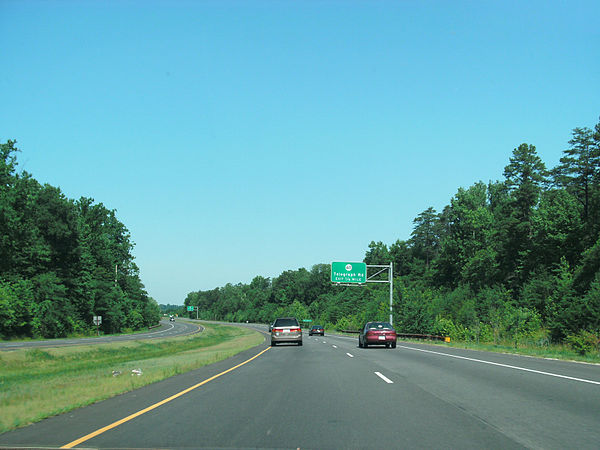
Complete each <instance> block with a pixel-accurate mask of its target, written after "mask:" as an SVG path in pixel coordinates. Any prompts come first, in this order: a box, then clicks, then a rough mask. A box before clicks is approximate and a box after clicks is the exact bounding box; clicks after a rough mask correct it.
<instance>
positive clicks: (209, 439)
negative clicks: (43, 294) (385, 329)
mask: <svg viewBox="0 0 600 450" xmlns="http://www.w3.org/2000/svg"><path fill="white" fill-rule="evenodd" d="M252 358H253V359H252ZM159 402H162V403H159ZM599 443H600V366H598V365H590V364H578V363H572V362H563V361H553V360H543V359H535V358H527V357H520V356H514V355H505V354H494V353H487V352H478V351H469V350H464V349H453V348H449V347H445V346H432V345H426V344H405V343H403V342H401V341H400V342H398V347H397V348H396V349H385V348H377V347H375V348H368V349H361V348H358V347H357V339H356V338H348V337H341V336H329V335H326V336H325V337H309V336H307V335H305V336H304V345H303V346H302V347H298V346H294V345H279V346H277V347H273V348H271V347H269V345H268V341H267V340H265V343H264V344H263V345H262V346H259V347H256V348H254V349H251V350H248V351H246V352H244V353H242V354H239V355H237V356H236V357H233V358H230V359H228V360H226V361H221V362H219V363H216V364H213V365H210V366H207V367H203V368H201V369H199V370H196V371H193V372H189V373H186V374H182V375H179V376H176V377H172V378H169V379H167V380H164V381H162V382H159V383H155V384H153V385H150V386H147V387H144V388H141V389H138V390H136V391H134V392H130V393H127V394H123V395H121V396H119V397H115V398H112V399H109V400H106V401H103V402H100V403H97V404H95V405H91V406H89V407H85V408H81V409H79V410H76V411H72V412H70V413H66V414H63V415H60V416H56V417H52V418H50V419H47V420H44V421H42V422H39V423H37V424H34V425H31V426H29V427H25V428H22V429H19V430H15V431H12V432H9V433H5V434H2V435H0V447H11V446H13V447H19V446H27V447H34V446H39V447H61V446H66V447H67V448H181V449H183V448H188V449H189V448H293V449H296V448H332V449H333V448H383V447H390V448H436V449H446V448H461V449H463V448H464V449H469V448H472V449H475V448H477V449H481V448H489V449H494V448H497V449H511V448H543V449H564V448H578V449H588V448H589V449H597V448H599Z"/></svg>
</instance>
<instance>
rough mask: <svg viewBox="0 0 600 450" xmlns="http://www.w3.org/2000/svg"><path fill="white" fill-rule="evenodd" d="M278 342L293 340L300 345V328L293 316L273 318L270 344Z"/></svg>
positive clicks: (273, 344)
mask: <svg viewBox="0 0 600 450" xmlns="http://www.w3.org/2000/svg"><path fill="white" fill-rule="evenodd" d="M280 342H294V343H296V344H298V345H302V328H300V324H299V323H298V320H297V319H296V318H295V317H280V318H279V319H275V322H273V327H272V328H271V346H273V347H274V346H275V345H277V344H278V343H280Z"/></svg>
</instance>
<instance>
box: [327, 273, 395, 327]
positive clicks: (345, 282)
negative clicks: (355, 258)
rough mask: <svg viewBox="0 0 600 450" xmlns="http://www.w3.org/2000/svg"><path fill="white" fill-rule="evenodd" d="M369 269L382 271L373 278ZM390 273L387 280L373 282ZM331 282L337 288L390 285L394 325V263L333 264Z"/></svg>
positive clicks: (391, 321)
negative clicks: (368, 272) (372, 284)
mask: <svg viewBox="0 0 600 450" xmlns="http://www.w3.org/2000/svg"><path fill="white" fill-rule="evenodd" d="M369 267H373V268H378V269H381V270H379V271H378V272H376V273H374V274H373V275H371V276H367V271H368V270H367V269H368V268H369ZM386 270H387V271H388V279H387V280H373V278H374V277H376V276H377V275H379V274H380V273H383V272H385V271H386ZM331 282H332V283H334V284H335V285H336V286H357V285H358V286H364V284H365V283H389V285H390V324H392V325H393V324H394V322H393V320H394V318H393V315H392V306H393V293H394V263H392V262H390V263H389V264H385V265H384V264H365V263H350V262H332V263H331Z"/></svg>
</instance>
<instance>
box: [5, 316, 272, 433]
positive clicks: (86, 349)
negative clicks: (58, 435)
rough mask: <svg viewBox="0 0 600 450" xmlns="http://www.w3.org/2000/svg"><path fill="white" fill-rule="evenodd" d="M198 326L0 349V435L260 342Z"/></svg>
mask: <svg viewBox="0 0 600 450" xmlns="http://www.w3.org/2000/svg"><path fill="white" fill-rule="evenodd" d="M203 326H204V327H205V328H204V331H203V332H202V333H199V334H194V335H190V336H184V337H178V338H172V339H165V340H161V341H156V340H142V339H140V340H136V341H128V342H119V343H110V344H96V345H81V346H75V347H58V348H45V349H20V350H13V351H10V352H0V410H2V414H1V415H0V433H2V432H5V431H8V430H11V429H14V428H18V427H21V426H25V425H27V424H29V423H33V422H36V421H39V420H41V419H44V418H46V417H50V416H52V415H56V414H60V413H63V412H66V411H70V410H72V409H75V408H79V407H82V406H85V405H89V404H92V403H94V402H97V401H100V400H104V399H107V398H109V397H113V396H115V395H118V394H121V393H124V392H127V391H131V390H134V389H137V388H139V387H142V386H145V385H147V384H151V383H154V382H157V381H160V380H163V379H165V378H168V377H171V376H173V375H177V374H180V373H184V372H188V371H190V370H194V369H197V368H199V367H202V366H205V365H208V364H212V363H214V362H217V361H221V360H223V359H226V358H229V357H231V356H234V355H235V354H237V353H240V352H242V351H244V350H247V349H249V348H252V347H255V346H257V345H259V344H260V343H262V342H263V340H264V338H263V336H262V334H260V333H259V332H257V331H254V330H251V329H249V328H244V327H235V326H226V325H217V324H209V323H203ZM134 370H135V371H138V370H140V371H141V375H136V374H135V372H132V371H134Z"/></svg>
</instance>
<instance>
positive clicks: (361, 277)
mask: <svg viewBox="0 0 600 450" xmlns="http://www.w3.org/2000/svg"><path fill="white" fill-rule="evenodd" d="M331 282H332V283H357V284H362V283H366V282H367V265H366V264H365V263H359V262H332V263H331Z"/></svg>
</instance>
